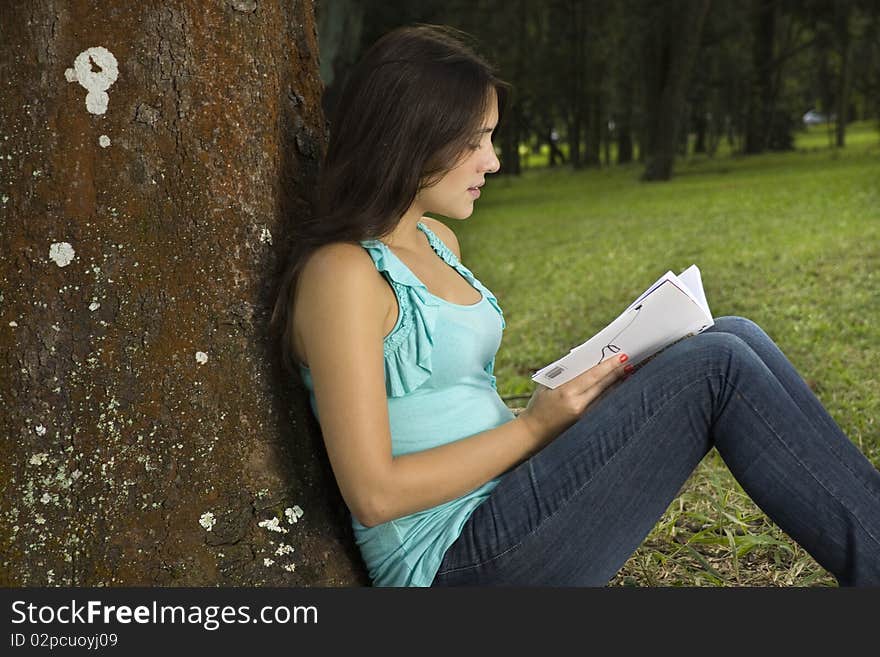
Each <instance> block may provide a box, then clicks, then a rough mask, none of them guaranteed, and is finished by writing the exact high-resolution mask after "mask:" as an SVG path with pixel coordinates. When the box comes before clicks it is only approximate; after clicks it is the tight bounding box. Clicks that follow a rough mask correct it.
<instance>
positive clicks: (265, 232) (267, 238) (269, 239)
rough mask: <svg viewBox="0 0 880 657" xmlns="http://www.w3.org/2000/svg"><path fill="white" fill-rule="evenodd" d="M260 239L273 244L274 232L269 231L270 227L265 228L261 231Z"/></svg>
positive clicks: (264, 242)
mask: <svg viewBox="0 0 880 657" xmlns="http://www.w3.org/2000/svg"><path fill="white" fill-rule="evenodd" d="M260 241H261V242H262V243H263V244H272V233H270V232H269V229H268V228H263V230H262V232H260Z"/></svg>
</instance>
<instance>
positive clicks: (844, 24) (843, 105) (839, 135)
mask: <svg viewBox="0 0 880 657" xmlns="http://www.w3.org/2000/svg"><path fill="white" fill-rule="evenodd" d="M850 14H851V8H850V4H849V3H848V2H842V3H835V5H834V23H835V30H834V31H835V33H836V36H837V47H838V49H839V52H840V74H839V76H838V78H837V119H836V121H835V141H836V144H837V147H838V148H843V147H844V146H846V124H847V121H848V120H849V117H848V114H849V88H850V77H851V76H850V69H851V64H852V62H851V61H850V60H851V59H852V57H851V55H852V38H851V37H850Z"/></svg>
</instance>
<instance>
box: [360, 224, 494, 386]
mask: <svg viewBox="0 0 880 657" xmlns="http://www.w3.org/2000/svg"><path fill="white" fill-rule="evenodd" d="M417 226H418V227H419V229H420V230H421V231H422V232H424V233H425V235H426V236H427V238H428V242H429V243H430V244H431V247H432V248H433V249H434V251H435V252H436V253H437V255H439V256H440V257H441V258H442V259H443V260H444V261H445V262H446V263H447V264H448V265H449V266H451V267H453V268H455V269H456V270H457V271H458V272H460V273H461V274H462V276H464V277H465V278H466V279H467V280H468V281H469V282H470V283H471V285H472V286H473V287H475V288H477V289H478V290H479V291H481V292H482V293H483V295H484V296H485V297H486V299H487V300H488V301H489V303H490V304H491V305H492V307H493V308H495V310H496V311H497V312H498V315H499V317H500V318H501V328H502V330H503V329H504V327H505V326H506V322H505V320H504V313H503V312H502V310H501V307H500V306H499V305H498V300H497V299H496V298H495V295H493V294H492V293H491V292H490V291H489V290H488V289H487V288H486V287H485V286H484V285H483V284H482V283H480V281H478V280H477V279H476V277H475V276H474V275H473V273H471V271H470V270H469V269H468V268H467V267H465V266H464V265H463V264H461V262H459V260H458V258H457V257H456V256H455V253H453V252H452V251H451V250H450V249H449V248H448V247H447V246H446V245H445V244H444V243H443V241H442V240H441V239H440V238H438V237H437V236H436V235H434V233H433V232H431V230H430V229H429V228H428V227H427V226H425V225H424V224H423V223H422V222H419V223H418V224H417ZM361 245H362V246H363V247H364V248H365V249H367V251H368V252H369V254H370V256H371V257H372V258H373V262H374V263H375V264H376V268H377V269H378V270H379V271H380V272H384V273H385V274H386V277H387V278H388V279H389V281H390V283H391V285H392V287H393V288H394V292H395V294H396V296H397V303H398V308H399V310H398V312H399V317H398V320H397V326H396V328H395V329H394V330H393V331H392V332H391V334H390V335H389V336H387V337H386V339H385V342H384V345H383V350H384V355H385V389H386V392H387V394H388V396H389V397H402V396H403V395H405V394H407V393H410V392H412V391H413V390H415V389H416V388H418V387H419V386H420V385H422V384H423V383H424V382H425V381H426V380H427V379H428V377H430V376H431V372H432V361H431V358H432V353H433V351H434V339H433V337H432V336H433V335H434V327H435V325H436V323H437V313H439V312H440V304H441V300H439V299H437V298H436V297H435V296H434V295H433V294H431V293H430V292H428V288H427V286H425V284H424V283H422V282H421V281H420V280H419V279H418V278H416V276H415V274H413V273H412V271H410V269H409V267H407V266H406V265H405V264H404V263H403V261H402V260H400V258H398V257H397V256H396V255H395V254H394V252H393V251H391V249H390V248H388V246H387V245H386V244H385V243H384V242H382V241H380V240H363V241H361ZM494 363H495V358H494V357H493V358H492V360H491V361H490V362H489V363H488V364H487V365H486V372H487V373H488V374H489V375H490V376H491V377H492V386H493V387H495V376H494V375H493V369H494Z"/></svg>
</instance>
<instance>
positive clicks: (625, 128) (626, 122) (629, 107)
mask: <svg viewBox="0 0 880 657" xmlns="http://www.w3.org/2000/svg"><path fill="white" fill-rule="evenodd" d="M621 95H622V99H621V112H620V114H619V115H618V117H617V120H616V121H615V125H614V130H615V132H616V133H617V163H618V164H628V163H629V162H632V159H633V135H632V131H633V83H632V81H631V79H627V80H626V81H625V82H624V83H623V92H622V94H621Z"/></svg>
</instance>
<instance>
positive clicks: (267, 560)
mask: <svg viewBox="0 0 880 657" xmlns="http://www.w3.org/2000/svg"><path fill="white" fill-rule="evenodd" d="M273 563H275V561H274V560H272V559H270V558H269V557H266V558H265V559H263V565H264V566H266V568H268V567H269V566H271V565H272V564H273Z"/></svg>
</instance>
